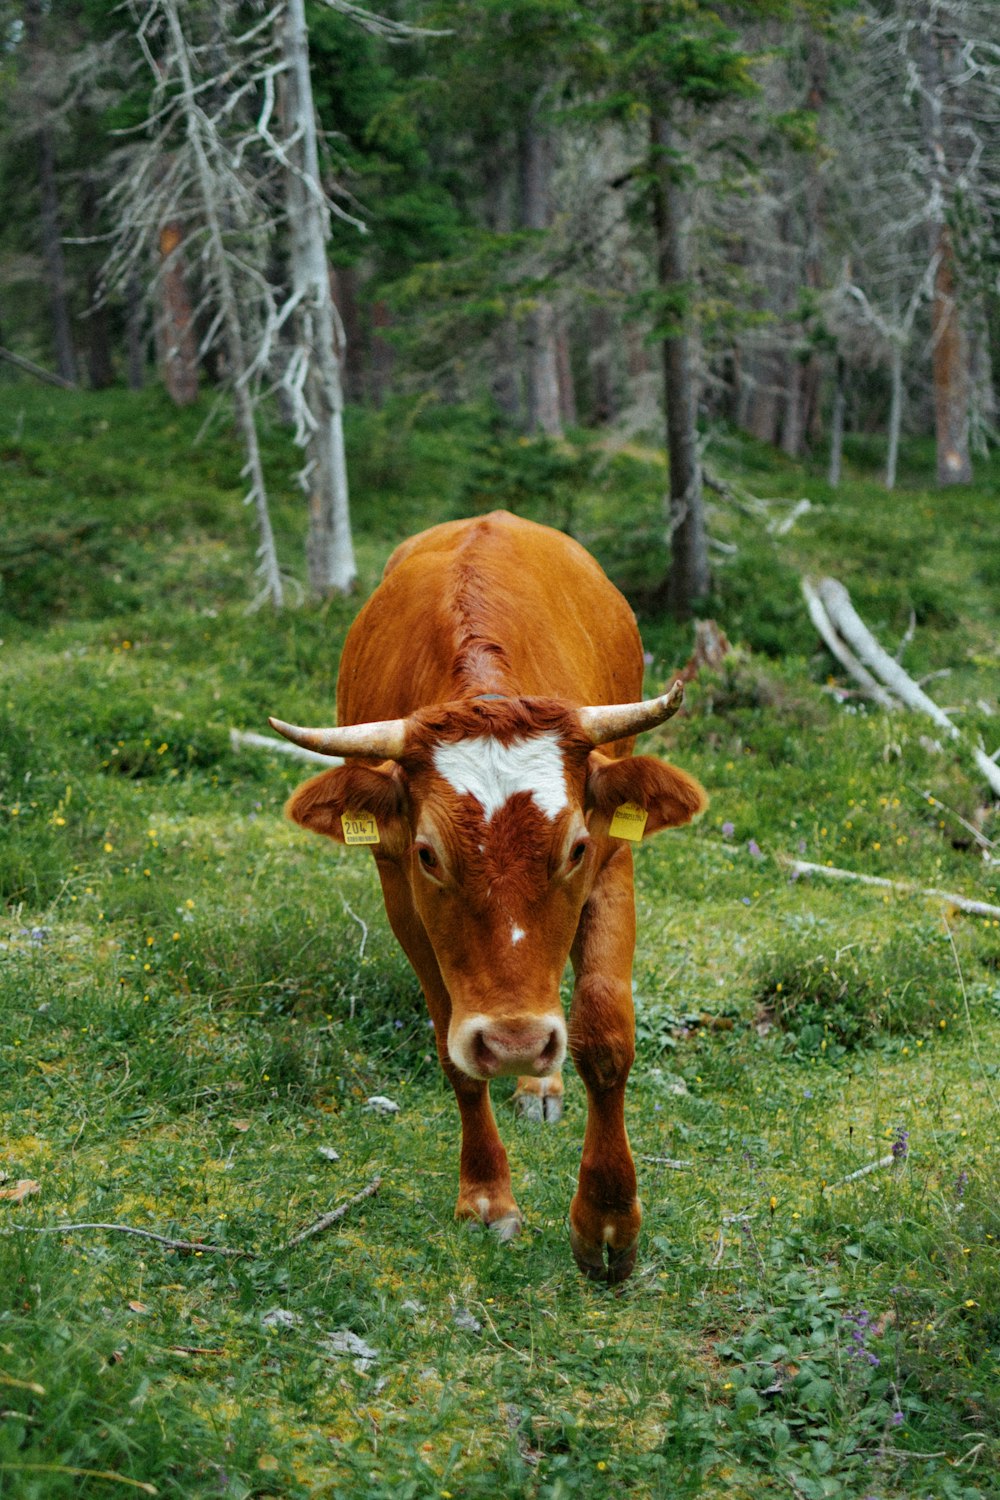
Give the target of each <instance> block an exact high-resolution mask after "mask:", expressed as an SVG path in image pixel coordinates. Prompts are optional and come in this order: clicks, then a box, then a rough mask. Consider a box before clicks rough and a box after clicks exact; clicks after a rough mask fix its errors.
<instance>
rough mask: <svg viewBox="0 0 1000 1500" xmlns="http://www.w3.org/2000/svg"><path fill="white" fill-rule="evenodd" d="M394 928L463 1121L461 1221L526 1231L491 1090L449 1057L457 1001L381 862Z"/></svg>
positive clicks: (397, 882)
mask: <svg viewBox="0 0 1000 1500" xmlns="http://www.w3.org/2000/svg"><path fill="white" fill-rule="evenodd" d="M376 864H377V866H378V872H379V877H380V879H381V881H382V892H383V895H384V896H385V908H386V913H387V915H388V917H389V925H390V926H391V927H392V930H393V932H394V933H395V934H396V937H397V939H398V941H399V944H400V947H401V948H402V949H403V952H404V953H405V954H406V956H407V958H408V959H409V960H410V963H411V964H412V966H413V969H414V972H415V973H416V976H417V978H418V979H419V980H420V987H421V989H422V990H423V992H424V997H425V999H426V1001H427V1009H428V1011H429V1012H430V1017H431V1020H432V1022H433V1023H434V1037H435V1041H436V1042H437V1052H438V1058H439V1059H440V1062H441V1067H442V1068H443V1069H444V1072H445V1075H446V1077H447V1079H448V1082H449V1083H450V1084H451V1086H452V1088H453V1089H454V1091H455V1098H456V1099H457V1101H458V1109H459V1113H460V1115H461V1118H462V1154H461V1159H460V1163H459V1171H458V1202H457V1203H456V1205H455V1217H456V1218H457V1219H481V1220H482V1222H483V1223H484V1224H488V1225H489V1227H490V1228H491V1229H492V1230H493V1232H494V1233H495V1234H497V1235H499V1237H500V1238H501V1239H504V1240H509V1239H510V1238H512V1236H513V1235H515V1234H517V1232H518V1230H519V1229H520V1228H521V1211H520V1209H519V1208H518V1206H517V1203H516V1202H515V1200H514V1194H513V1191H512V1189H511V1182H510V1166H509V1164H508V1162H507V1153H506V1151H505V1150H504V1145H503V1141H502V1140H501V1139H500V1133H499V1131H498V1130H497V1124H496V1120H495V1119H494V1117H493V1107H492V1105H491V1104H490V1088H489V1084H488V1083H484V1082H481V1081H479V1080H478V1079H475V1078H470V1077H469V1076H468V1075H467V1074H465V1073H462V1072H461V1071H460V1070H459V1069H458V1068H456V1067H455V1065H454V1063H453V1062H452V1060H451V1056H450V1054H449V1052H448V1024H449V1022H450V1020H451V999H450V997H449V995H448V990H447V987H446V985H445V982H444V980H443V979H442V977H441V970H440V968H439V967H438V961H437V958H436V957H435V955H434V949H433V948H432V947H431V944H430V940H429V939H428V937H427V933H426V932H425V930H424V926H423V923H422V922H421V920H420V917H419V916H418V914H417V912H416V910H415V908H414V905H413V901H412V898H411V896H410V891H409V887H408V885H407V882H406V879H405V877H404V876H403V874H402V872H401V871H400V870H399V868H398V866H397V865H396V864H395V863H393V862H392V861H390V860H384V859H380V860H376Z"/></svg>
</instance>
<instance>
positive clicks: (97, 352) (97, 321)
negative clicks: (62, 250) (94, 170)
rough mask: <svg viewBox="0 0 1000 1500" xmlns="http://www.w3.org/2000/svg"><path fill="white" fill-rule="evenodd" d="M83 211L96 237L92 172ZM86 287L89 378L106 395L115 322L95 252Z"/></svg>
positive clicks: (89, 232)
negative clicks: (109, 308)
mask: <svg viewBox="0 0 1000 1500" xmlns="http://www.w3.org/2000/svg"><path fill="white" fill-rule="evenodd" d="M80 208H81V218H82V220H83V231H84V234H85V235H87V236H88V237H90V236H93V237H96V236H97V235H98V233H99V231H100V206H99V200H98V193H97V185H96V183H95V182H94V179H93V177H92V176H91V175H90V173H89V172H88V173H87V174H86V176H85V177H84V180H83V185H82V188H81V195H80ZM86 283H87V310H88V316H87V319H86V322H85V325H84V326H85V328H86V331H87V377H88V379H89V381H90V385H91V388H92V389H93V390H95V391H103V390H106V389H107V387H108V386H109V385H112V384H113V382H114V378H115V367H114V361H113V359H112V357H111V318H110V314H109V312H108V303H107V298H106V296H105V287H104V283H103V280H102V278H101V271H100V265H99V263H98V261H97V259H96V258H95V256H94V254H93V252H92V251H89V252H88V254H87V258H86Z"/></svg>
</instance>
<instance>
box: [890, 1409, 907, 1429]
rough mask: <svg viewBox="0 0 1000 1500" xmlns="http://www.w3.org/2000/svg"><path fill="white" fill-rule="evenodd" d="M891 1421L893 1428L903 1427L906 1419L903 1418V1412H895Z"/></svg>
mask: <svg viewBox="0 0 1000 1500" xmlns="http://www.w3.org/2000/svg"><path fill="white" fill-rule="evenodd" d="M889 1421H890V1422H891V1423H892V1425H893V1427H902V1425H903V1423H904V1422H905V1421H906V1418H905V1417H904V1416H903V1413H902V1412H901V1411H894V1412H893V1414H892V1416H891V1417H890V1418H889Z"/></svg>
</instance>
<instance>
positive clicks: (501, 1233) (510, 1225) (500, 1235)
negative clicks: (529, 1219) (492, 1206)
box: [489, 1214, 521, 1245]
mask: <svg viewBox="0 0 1000 1500" xmlns="http://www.w3.org/2000/svg"><path fill="white" fill-rule="evenodd" d="M489 1231H490V1234H493V1235H496V1237H497V1239H498V1240H499V1241H500V1243H501V1245H505V1244H506V1243H507V1241H508V1240H512V1239H514V1238H515V1237H516V1236H517V1235H519V1234H520V1233H521V1218H520V1215H519V1214H504V1216H503V1218H502V1219H494V1220H493V1222H492V1224H490V1225H489Z"/></svg>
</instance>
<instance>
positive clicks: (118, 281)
mask: <svg viewBox="0 0 1000 1500" xmlns="http://www.w3.org/2000/svg"><path fill="white" fill-rule="evenodd" d="M278 9H279V7H275V8H274V9H272V10H271V11H270V12H268V13H266V14H264V15H263V16H262V17H261V18H260V19H259V20H258V21H257V22H256V23H254V24H253V25H251V26H250V27H249V28H248V29H247V30H246V31H244V32H243V33H242V34H241V33H240V32H239V31H238V30H237V29H234V30H233V33H232V39H231V49H232V54H233V55H231V56H230V57H229V58H227V60H226V69H227V73H228V81H227V86H225V87H221V86H220V79H219V78H218V76H216V74H215V73H214V72H213V71H212V70H211V67H210V65H212V67H215V66H217V65H218V58H217V56H216V55H215V52H216V51H217V44H216V41H214V40H213V42H212V44H211V46H208V45H202V44H199V43H198V41H197V39H196V38H195V37H194V36H192V35H190V34H189V32H188V31H186V30H185V21H187V20H188V17H187V15H186V14H185V16H184V18H183V19H182V13H181V10H180V7H179V5H178V3H177V0H130V11H131V14H132V17H133V20H134V21H135V24H136V38H137V40H138V43H139V46H140V48H141V51H142V54H143V56H144V58H145V60H146V63H147V64H148V66H149V69H150V72H151V74H152V78H153V88H152V91H151V95H150V105H149V115H148V119H147V121H146V124H145V126H144V128H143V131H142V138H141V139H139V140H138V141H136V140H135V139H134V137H132V138H130V139H129V143H128V144H127V145H125V146H124V147H123V148H122V150H121V152H120V159H119V168H120V170H119V175H118V180H117V182H116V184H115V186H114V187H113V189H112V191H111V193H110V195H109V202H110V206H111V207H112V209H113V211H114V213H115V217H116V219H117V221H118V224H119V232H118V236H117V239H116V241H115V243H114V246H113V248H112V251H111V254H110V256H109V260H108V264H107V267H106V281H107V284H108V285H109V286H121V287H127V286H128V284H129V282H130V280H132V279H134V277H135V274H136V272H137V270H141V269H144V268H145V266H146V265H148V264H149V263H150V259H151V257H152V256H153V255H154V254H155V253H156V250H157V249H160V248H161V241H162V235H163V226H164V225H170V226H173V229H174V235H173V238H174V239H176V242H177V244H178V245H179V244H180V242H181V240H183V243H184V245H185V248H186V253H187V261H188V265H189V266H190V267H192V268H193V269H194V270H195V271H196V273H197V276H198V281H199V289H200V295H199V298H198V302H197V304H196V306H195V308H194V316H196V317H200V319H201V322H202V325H203V327H204V329H205V331H204V333H203V335H202V337H201V341H200V346H199V348H198V351H197V353H198V355H199V356H201V355H203V354H205V353H206V352H207V351H208V350H209V349H217V350H219V351H220V352H221V354H222V357H223V360H224V365H225V370H226V374H227V378H228V386H229V389H230V393H231V396H232V402H233V409H234V414H235V417H236V422H237V426H238V428H239V432H240V437H241V439H242V442H243V447H244V452H245V455H246V463H245V467H244V473H245V474H246V476H247V477H248V478H249V481H250V487H249V492H248V494H247V496H246V500H245V503H246V504H248V505H252V506H253V508H254V512H255V516H256V522H257V533H258V549H257V553H258V559H259V570H260V574H261V580H262V590H261V595H260V600H261V602H263V601H264V600H267V601H269V602H270V603H271V604H272V605H273V607H274V608H276V609H277V608H280V607H281V605H282V604H283V602H284V593H285V590H284V584H283V580H282V576H281V571H280V568H279V566H278V558H277V551H276V548H275V542H274V533H273V529H272V526H271V519H270V510H269V506H268V496H267V487H266V483H265V478H264V468H263V462H262V459H261V452H260V441H259V437H258V432H257V418H256V405H257V399H258V396H259V393H260V389H261V384H262V379H263V376H264V374H265V371H266V361H263V360H262V359H261V357H260V349H261V344H262V341H263V340H262V336H263V332H264V330H265V329H266V328H267V327H268V326H269V325H270V324H271V323H272V322H273V320H274V316H275V297H274V293H273V291H272V288H271V286H270V284H269V283H268V280H267V277H266V275H265V274H264V270H263V267H264V266H265V264H266V257H267V252H268V246H269V240H270V234H271V232H272V228H273V215H272V212H271V208H270V205H269V202H268V198H267V191H266V188H267V184H266V176H265V174H263V173H261V172H260V171H259V169H257V168H256V167H255V169H254V170H248V169H247V168H246V167H245V165H244V157H245V153H246V150H247V144H248V140H249V138H250V137H251V136H252V134H253V132H252V129H250V128H248V127H247V126H245V125H243V124H242V120H241V111H242V110H244V109H245V107H246V104H247V101H248V100H249V99H251V98H252V97H253V96H254V94H255V92H256V91H257V89H258V88H259V87H260V81H261V78H262V77H265V76H267V74H268V72H269V70H271V71H273V68H274V66H275V64H274V62H273V59H272V58H271V48H272V38H271V33H272V31H273V26H274V20H275V16H276V14H277V11H278ZM213 49H214V50H213ZM241 127H242V128H241ZM172 269H173V268H172V264H171V260H170V258H169V256H168V257H167V258H166V259H162V258H161V260H160V264H159V268H158V271H159V275H160V276H162V275H164V274H169V273H170V271H171V270H172Z"/></svg>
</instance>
